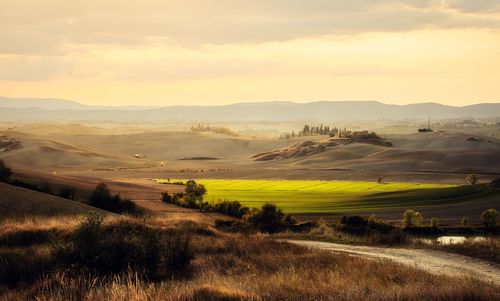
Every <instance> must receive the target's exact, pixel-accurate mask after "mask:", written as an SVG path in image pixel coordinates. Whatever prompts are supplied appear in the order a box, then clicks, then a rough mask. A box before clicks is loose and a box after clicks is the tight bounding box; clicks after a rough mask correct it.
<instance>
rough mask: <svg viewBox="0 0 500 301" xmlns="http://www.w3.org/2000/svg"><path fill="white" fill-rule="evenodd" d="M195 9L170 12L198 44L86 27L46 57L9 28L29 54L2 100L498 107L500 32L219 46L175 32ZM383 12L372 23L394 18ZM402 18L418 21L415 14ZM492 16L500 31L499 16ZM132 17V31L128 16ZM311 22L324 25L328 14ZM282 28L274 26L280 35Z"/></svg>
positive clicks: (20, 57) (12, 55)
mask: <svg viewBox="0 0 500 301" xmlns="http://www.w3.org/2000/svg"><path fill="white" fill-rule="evenodd" d="M188 2H189V1H188ZM259 3H260V2H259ZM192 4H193V3H191V2H189V3H187V4H186V6H182V9H180V7H181V6H179V5H178V4H176V6H170V8H171V9H172V10H173V12H174V14H173V15H172V18H173V19H174V21H175V22H174V23H173V24H176V25H178V27H175V29H176V32H175V33H176V34H179V35H182V34H185V35H186V36H190V37H192V40H189V41H187V39H186V41H184V40H182V37H183V36H182V37H181V38H179V37H177V38H176V37H168V36H167V37H165V35H160V34H157V35H154V34H153V33H152V32H151V33H149V32H147V31H146V33H143V32H141V33H136V32H134V31H133V30H131V31H130V33H129V34H128V33H127V32H122V31H119V28H114V27H115V25H113V24H111V21H109V22H110V24H107V25H106V26H107V28H108V29H109V31H110V32H111V33H109V36H106V35H99V34H98V35H95V36H92V37H90V33H88V32H86V30H89V31H90V30H91V28H89V29H82V28H81V27H78V28H79V30H78V31H75V32H74V33H73V32H69V33H68V34H69V35H70V36H71V37H73V38H67V39H62V40H53V41H52V40H51V38H52V35H43V36H42V35H41V34H40V35H39V36H36V37H35V38H39V39H40V43H42V42H47V43H48V44H47V45H46V47H48V48H40V49H39V48H38V45H24V44H23V43H29V41H26V40H23V39H14V38H12V37H10V36H8V35H7V33H6V31H5V29H3V30H2V31H0V34H1V35H2V36H5V37H7V38H8V39H7V40H9V39H12V40H13V41H14V42H13V43H14V45H17V44H19V47H18V49H0V91H2V92H1V93H0V94H2V95H3V96H10V97H57V98H65V99H73V100H77V101H80V102H83V103H87V104H108V105H121V104H149V105H173V104H225V103H232V102H240V101H270V100H290V101H314V100H380V101H384V102H388V103H412V102H422V101H437V102H441V103H446V104H452V105H465V104H470V103H477V102H494V101H498V99H500V89H498V86H499V84H500V59H499V57H500V30H499V29H496V28H495V26H476V27H472V26H465V25H464V26H432V25H429V26H425V27H424V28H422V26H416V27H415V28H408V29H399V28H396V29H392V28H391V29H376V28H375V30H369V28H368V29H366V28H362V29H356V30H354V31H353V32H346V33H342V32H340V33H339V32H335V33H333V32H332V33H329V32H328V31H324V30H317V29H314V30H311V32H305V30H304V32H305V33H304V34H297V35H296V36H293V35H290V36H285V37H281V36H280V33H276V34H270V35H269V37H267V36H264V37H260V36H258V37H254V36H256V35H257V34H256V33H254V32H253V31H252V28H250V29H248V28H244V29H242V30H247V31H248V32H245V34H247V35H248V36H249V37H248V40H240V39H239V38H240V37H238V36H237V32H231V28H230V27H229V28H226V31H227V32H225V34H224V35H223V36H222V34H221V37H219V36H215V34H214V37H213V39H214V41H213V42H212V41H211V40H210V36H208V39H207V40H205V39H202V38H201V37H199V36H197V35H195V34H194V33H193V32H191V30H192V28H191V27H193V26H195V25H194V24H190V25H189V26H188V27H187V28H184V27H182V26H180V24H182V23H177V22H185V20H184V21H183V16H184V15H183V14H187V15H192V14H193V13H192V10H194V9H193V7H191V8H189V7H190V6H189V5H192ZM380 7H382V8H380ZM380 7H379V8H378V10H377V11H376V12H374V15H377V14H381V13H380V11H382V12H384V13H385V12H386V11H387V9H388V8H387V7H388V6H380ZM233 8H234V7H233ZM390 8H391V9H394V6H390ZM398 9H399V11H401V12H405V13H407V11H408V10H409V9H408V7H406V6H404V9H401V7H399V8H398ZM438 9H442V10H443V11H444V12H447V13H448V15H449V16H451V17H450V18H462V19H464V20H465V21H463V22H466V21H467V22H472V21H470V19H471V18H475V19H474V20H477V19H478V18H479V19H480V17H481V16H482V15H479V16H476V14H475V13H473V12H468V11H465V12H463V11H460V10H458V9H450V7H448V6H447V7H445V8H442V7H431V8H418V7H417V8H411V12H412V13H413V11H417V12H418V13H419V14H424V15H425V14H431V13H435V12H436V11H437V10H438ZM176 10H177V11H178V13H179V15H175V11H176ZM392 12H393V11H391V13H392ZM199 13H200V12H198V11H197V13H196V15H197V14H199ZM297 13H299V14H300V12H293V14H297ZM487 15H488V16H489V19H488V20H489V21H490V22H493V24H494V25H495V24H496V25H498V24H497V23H495V22H497V21H498V14H497V13H488V14H487ZM0 17H1V15H0ZM94 17H95V16H94ZM122 17H123V18H124V19H123V21H126V20H127V15H125V16H122ZM261 17H262V18H264V17H266V16H261ZM309 17H311V16H309ZM312 17H316V18H321V14H318V15H312ZM176 18H179V19H181V20H180V21H179V20H176ZM247 18H248V19H247V22H250V23H251V22H253V20H254V19H257V20H259V14H258V13H255V14H253V15H251V16H250V15H249V16H247ZM276 18H278V15H277V16H276ZM283 18H284V17H283ZM81 19H84V18H83V17H81ZM278 19H279V18H278ZM462 19H459V20H462ZM91 20H92V19H91ZM266 20H267V19H266ZM453 20H455V19H453ZM474 20H473V21H474ZM2 22H8V21H2ZM61 22H63V23H64V26H66V27H74V26H77V25H78V24H79V22H83V21H79V18H78V16H76V17H74V18H73V17H65V18H63V20H62V21H61ZM87 22H88V21H87ZM144 22H146V21H144ZM193 22H196V20H193ZM239 22H243V21H242V20H239ZM277 22H278V23H279V20H273V21H270V24H269V26H270V28H272V26H273V25H272V24H275V23H277ZM318 22H319V21H318ZM322 22H323V21H322ZM450 22H451V21H450ZM455 22H458V21H455ZM169 24H170V23H169ZM229 24H231V22H229ZM198 25H199V26H201V25H200V24H198ZM327 25H328V24H327ZM327 25H325V26H327ZM47 26H48V25H47ZM61 26H62V25H61ZM214 26H215V25H214ZM239 26H241V25H239ZM330 26H333V25H330ZM346 26H347V25H346ZM391 26H392V24H391ZM401 26H406V25H401ZM446 27H448V28H446ZM4 28H5V26H4ZM110 28H111V29H110ZM47 30H48V29H47ZM82 30H83V31H82ZM137 30H139V29H137ZM199 30H200V31H201V30H203V29H202V28H200V29H199ZM257 30H259V28H255V31H257ZM58 31H62V30H60V29H58ZM183 31H185V33H183ZM87 34H88V35H87ZM207 34H209V33H207ZM259 34H260V32H259ZM54 35H55V34H54ZM75 36H78V40H77V39H76V38H74V37H75ZM35 38H34V39H35ZM108 38H109V39H112V40H113V41H111V40H109V41H108V40H107V39H108ZM219 39H223V41H219ZM46 40H47V41H46ZM87 40H88V41H87ZM34 41H36V39H35V40H34ZM16 43H17V44H16ZM50 43H54V44H50ZM12 47H14V46H12ZM50 47H53V48H50ZM35 48H36V49H35Z"/></svg>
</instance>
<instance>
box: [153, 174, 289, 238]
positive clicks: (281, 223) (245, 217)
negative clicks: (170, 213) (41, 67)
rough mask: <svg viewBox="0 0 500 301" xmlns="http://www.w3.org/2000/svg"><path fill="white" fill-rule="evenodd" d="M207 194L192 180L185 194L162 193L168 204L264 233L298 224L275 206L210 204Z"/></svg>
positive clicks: (222, 202)
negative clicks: (212, 214) (232, 220)
mask: <svg viewBox="0 0 500 301" xmlns="http://www.w3.org/2000/svg"><path fill="white" fill-rule="evenodd" d="M206 192H207V190H206V188H205V186H203V185H202V184H198V183H196V182H195V181H194V180H190V181H187V182H186V188H185V189H184V192H181V193H173V194H170V193H168V192H162V194H161V196H162V201H163V202H166V203H170V204H174V205H177V206H181V207H185V208H193V209H199V210H200V211H203V212H217V213H221V214H224V215H228V216H232V217H236V218H240V219H242V221H243V222H244V223H246V224H247V225H248V226H251V227H252V228H255V229H258V230H260V231H262V232H268V233H274V232H277V231H280V230H282V229H285V228H287V227H288V226H292V225H295V224H297V221H296V220H295V219H294V218H293V217H292V216H291V215H290V214H285V213H284V212H283V211H282V210H281V209H279V208H278V207H276V206H275V205H273V204H269V203H266V204H264V205H263V206H262V207H261V208H260V209H257V208H252V209H250V208H248V207H245V206H243V205H241V203H240V202H238V201H228V200H223V201H219V202H212V203H210V202H207V201H204V200H203V196H204V195H205V194H206Z"/></svg>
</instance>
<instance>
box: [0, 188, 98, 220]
mask: <svg viewBox="0 0 500 301" xmlns="http://www.w3.org/2000/svg"><path fill="white" fill-rule="evenodd" d="M0 192H1V193H0V220H1V219H3V218H7V217H19V216H24V215H27V216H61V215H79V214H85V213H87V212H89V211H92V210H94V211H101V210H100V209H97V208H94V207H91V206H89V205H86V204H83V203H80V202H77V201H72V200H68V199H64V198H60V197H57V196H54V195H51V194H47V193H41V192H38V191H34V190H28V189H25V188H21V187H16V186H12V185H8V184H4V183H0Z"/></svg>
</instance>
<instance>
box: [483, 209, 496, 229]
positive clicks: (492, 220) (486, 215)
mask: <svg viewBox="0 0 500 301" xmlns="http://www.w3.org/2000/svg"><path fill="white" fill-rule="evenodd" d="M499 219H500V213H498V211H497V210H496V209H488V210H485V211H484V212H483V214H481V222H482V223H483V224H484V226H485V227H486V228H489V229H496V227H497V226H498V223H499Z"/></svg>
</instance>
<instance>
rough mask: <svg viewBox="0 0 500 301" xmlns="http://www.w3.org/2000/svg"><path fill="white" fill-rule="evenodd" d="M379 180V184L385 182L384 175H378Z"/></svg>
mask: <svg viewBox="0 0 500 301" xmlns="http://www.w3.org/2000/svg"><path fill="white" fill-rule="evenodd" d="M377 182H378V183H379V184H383V183H384V176H380V177H378V178H377Z"/></svg>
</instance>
